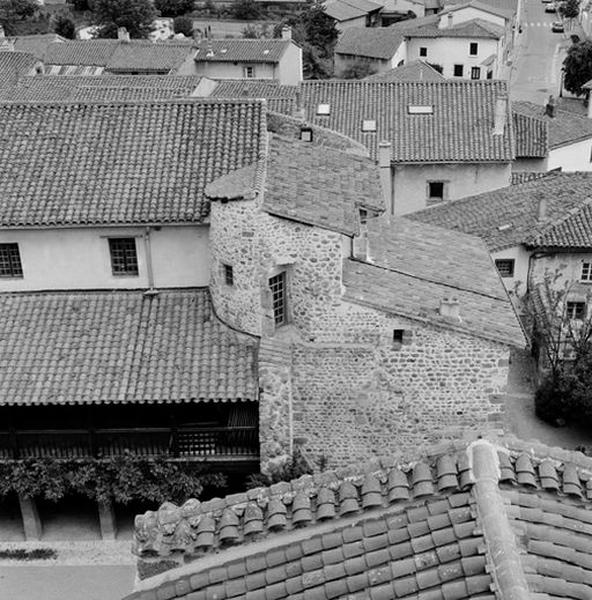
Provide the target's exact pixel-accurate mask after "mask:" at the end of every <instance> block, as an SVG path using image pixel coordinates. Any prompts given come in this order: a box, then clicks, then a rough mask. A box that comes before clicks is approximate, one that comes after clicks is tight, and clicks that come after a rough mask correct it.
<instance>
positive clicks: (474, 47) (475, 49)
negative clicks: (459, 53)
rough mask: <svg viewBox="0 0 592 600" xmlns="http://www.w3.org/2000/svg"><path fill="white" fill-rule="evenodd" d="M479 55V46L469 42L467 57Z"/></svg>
mask: <svg viewBox="0 0 592 600" xmlns="http://www.w3.org/2000/svg"><path fill="white" fill-rule="evenodd" d="M477 54H479V44H478V43H477V42H471V43H470V44H469V56H477Z"/></svg>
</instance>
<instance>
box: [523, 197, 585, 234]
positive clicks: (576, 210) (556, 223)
mask: <svg viewBox="0 0 592 600" xmlns="http://www.w3.org/2000/svg"><path fill="white" fill-rule="evenodd" d="M591 204H592V197H591V196H588V197H587V198H584V199H583V200H582V201H581V203H580V204H577V205H575V206H572V207H571V208H568V209H567V211H566V212H565V213H564V214H562V215H560V216H559V217H558V218H557V219H555V220H552V221H549V222H547V223H543V225H542V227H541V229H540V230H539V231H538V232H537V233H536V234H533V236H532V237H531V238H529V239H527V240H526V242H525V243H527V244H542V239H543V237H545V236H546V235H548V234H549V233H550V232H551V231H553V230H554V229H556V228H558V227H561V226H562V225H564V224H565V223H566V222H567V221H569V220H570V219H572V218H573V217H575V216H576V215H578V214H580V213H582V212H583V211H584V210H586V209H587V208H589V207H590V205H591Z"/></svg>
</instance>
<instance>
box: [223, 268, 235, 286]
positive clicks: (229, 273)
mask: <svg viewBox="0 0 592 600" xmlns="http://www.w3.org/2000/svg"><path fill="white" fill-rule="evenodd" d="M222 276H223V277H224V283H225V284H226V285H227V286H228V287H234V269H233V267H232V265H229V264H228V263H222Z"/></svg>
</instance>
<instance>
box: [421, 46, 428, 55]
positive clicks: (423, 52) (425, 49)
mask: <svg viewBox="0 0 592 600" xmlns="http://www.w3.org/2000/svg"><path fill="white" fill-rule="evenodd" d="M419 55H420V56H423V57H425V56H427V55H428V49H427V48H426V47H425V46H421V47H420V48H419Z"/></svg>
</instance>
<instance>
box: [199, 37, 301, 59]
mask: <svg viewBox="0 0 592 600" xmlns="http://www.w3.org/2000/svg"><path fill="white" fill-rule="evenodd" d="M290 44H293V42H291V41H289V40H281V39H256V40H244V39H203V40H199V41H197V42H196V44H195V45H196V47H197V49H196V50H195V55H194V60H195V61H196V62H207V61H212V62H236V61H241V62H243V63H244V62H257V63H277V62H279V60H280V58H281V57H282V56H283V54H284V52H285V51H286V50H287V49H288V47H289V46H290Z"/></svg>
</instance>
